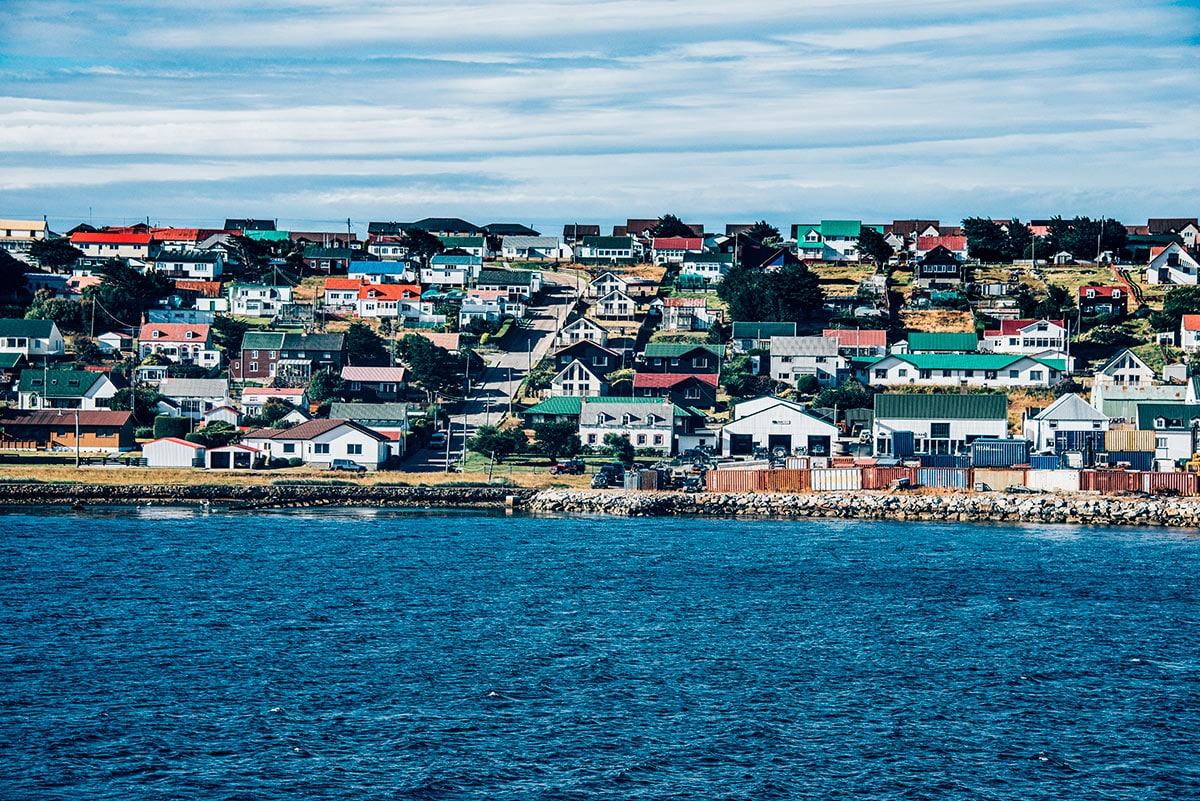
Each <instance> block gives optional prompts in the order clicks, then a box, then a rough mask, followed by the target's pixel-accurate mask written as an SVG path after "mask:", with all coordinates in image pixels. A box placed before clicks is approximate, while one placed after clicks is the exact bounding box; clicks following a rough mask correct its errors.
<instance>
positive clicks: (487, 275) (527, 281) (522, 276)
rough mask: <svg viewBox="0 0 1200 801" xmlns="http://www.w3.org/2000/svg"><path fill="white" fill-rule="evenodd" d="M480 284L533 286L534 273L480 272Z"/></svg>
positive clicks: (510, 271) (513, 271)
mask: <svg viewBox="0 0 1200 801" xmlns="http://www.w3.org/2000/svg"><path fill="white" fill-rule="evenodd" d="M479 284H480V285H487V284H499V285H507V286H531V285H532V284H533V273H526V272H518V271H517V270H480V271H479Z"/></svg>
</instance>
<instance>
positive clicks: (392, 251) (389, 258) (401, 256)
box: [349, 236, 410, 280]
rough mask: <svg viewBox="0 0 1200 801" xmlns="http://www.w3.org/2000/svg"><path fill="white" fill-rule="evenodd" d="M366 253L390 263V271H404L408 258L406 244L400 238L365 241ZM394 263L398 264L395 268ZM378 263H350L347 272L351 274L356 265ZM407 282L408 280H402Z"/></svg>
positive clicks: (375, 238)
mask: <svg viewBox="0 0 1200 801" xmlns="http://www.w3.org/2000/svg"><path fill="white" fill-rule="evenodd" d="M367 253H369V254H371V256H373V257H374V258H376V259H379V260H381V261H382V262H385V263H386V262H392V264H390V265H389V267H390V268H391V269H405V268H406V267H407V261H408V257H409V255H410V254H409V252H408V242H407V241H406V240H405V239H404V237H402V236H373V237H371V238H370V239H369V240H368V241H367ZM396 262H399V266H397V264H396ZM378 263H379V262H366V261H352V262H350V270H349V272H350V273H351V274H353V272H354V266H355V265H356V264H378ZM403 280H408V279H403Z"/></svg>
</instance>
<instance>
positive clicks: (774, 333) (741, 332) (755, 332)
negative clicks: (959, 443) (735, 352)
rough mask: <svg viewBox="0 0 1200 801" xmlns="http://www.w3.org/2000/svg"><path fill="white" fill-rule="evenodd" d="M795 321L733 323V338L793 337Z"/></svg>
mask: <svg viewBox="0 0 1200 801" xmlns="http://www.w3.org/2000/svg"><path fill="white" fill-rule="evenodd" d="M795 335H796V324H795V323H734V324H733V338H734V339H770V338H771V337H793V336H795Z"/></svg>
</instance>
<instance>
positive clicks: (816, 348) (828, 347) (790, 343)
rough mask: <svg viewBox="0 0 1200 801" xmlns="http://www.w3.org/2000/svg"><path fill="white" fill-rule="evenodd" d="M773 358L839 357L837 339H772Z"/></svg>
mask: <svg viewBox="0 0 1200 801" xmlns="http://www.w3.org/2000/svg"><path fill="white" fill-rule="evenodd" d="M770 347H771V355H772V356H837V354H838V343H837V340H836V339H826V338H825V337H771V345H770Z"/></svg>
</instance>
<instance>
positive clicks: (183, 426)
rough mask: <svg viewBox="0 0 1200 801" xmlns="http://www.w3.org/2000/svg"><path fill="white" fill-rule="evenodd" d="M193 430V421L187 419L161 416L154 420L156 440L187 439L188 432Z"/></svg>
mask: <svg viewBox="0 0 1200 801" xmlns="http://www.w3.org/2000/svg"><path fill="white" fill-rule="evenodd" d="M191 430H192V421H191V420H190V419H188V418H187V417H168V416H167V415H165V414H160V415H159V416H158V417H155V418H154V438H155V439H162V438H163V437H175V438H176V439H179V438H180V437H186V436H187V435H188V432H190V431H191Z"/></svg>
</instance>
